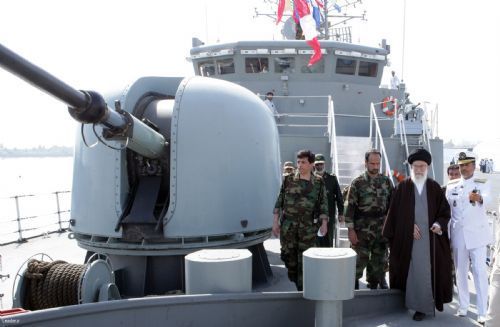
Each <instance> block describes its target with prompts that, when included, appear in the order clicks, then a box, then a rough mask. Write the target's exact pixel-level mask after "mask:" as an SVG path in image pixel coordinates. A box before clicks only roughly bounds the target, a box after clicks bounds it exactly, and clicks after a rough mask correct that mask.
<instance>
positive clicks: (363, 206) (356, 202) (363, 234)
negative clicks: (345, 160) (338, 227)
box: [344, 150, 393, 289]
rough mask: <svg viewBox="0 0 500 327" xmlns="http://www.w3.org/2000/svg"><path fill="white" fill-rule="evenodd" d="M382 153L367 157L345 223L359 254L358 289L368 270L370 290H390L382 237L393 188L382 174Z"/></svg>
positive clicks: (351, 193) (351, 191) (353, 187)
mask: <svg viewBox="0 0 500 327" xmlns="http://www.w3.org/2000/svg"><path fill="white" fill-rule="evenodd" d="M380 159H381V155H380V152H378V151H377V150H370V151H368V152H367V153H366V154H365V167H366V171H365V172H364V173H363V174H361V175H360V176H359V177H357V178H355V179H354V180H353V181H352V183H351V186H350V188H349V193H348V195H347V206H346V208H345V213H344V216H345V222H346V227H347V228H348V229H349V233H348V236H349V241H351V243H352V248H353V249H354V251H356V253H357V255H358V256H357V258H356V280H355V287H356V289H358V288H359V282H358V280H359V278H361V276H362V275H363V270H364V269H365V267H367V266H368V268H367V276H366V280H367V282H368V287H369V288H370V289H376V288H377V284H379V283H380V287H381V288H387V283H386V282H385V273H384V265H385V263H386V261H387V257H386V251H387V242H386V240H385V239H384V238H383V237H382V226H383V224H384V219H385V215H386V214H387V210H388V209H389V202H390V199H391V194H392V190H393V187H392V184H391V181H390V180H389V178H388V177H386V176H384V175H381V174H380V173H379V169H380Z"/></svg>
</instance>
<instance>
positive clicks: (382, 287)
mask: <svg viewBox="0 0 500 327" xmlns="http://www.w3.org/2000/svg"><path fill="white" fill-rule="evenodd" d="M379 285H380V289H381V290H386V289H388V288H389V285H387V282H386V281H385V277H382V278H380V281H379Z"/></svg>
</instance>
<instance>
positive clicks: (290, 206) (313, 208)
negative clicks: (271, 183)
mask: <svg viewBox="0 0 500 327" xmlns="http://www.w3.org/2000/svg"><path fill="white" fill-rule="evenodd" d="M280 210H282V213H283V216H286V217H290V218H298V217H311V220H313V219H315V218H320V219H328V202H327V199H326V190H325V185H324V182H323V179H322V178H321V177H319V176H316V175H314V174H313V173H311V180H310V181H306V180H303V179H300V174H299V173H298V172H296V173H295V174H289V175H285V176H284V177H283V181H282V183H281V189H280V194H279V195H278V199H277V200H276V205H275V206H274V213H279V212H280Z"/></svg>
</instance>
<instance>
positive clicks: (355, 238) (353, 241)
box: [347, 228, 358, 245]
mask: <svg viewBox="0 0 500 327" xmlns="http://www.w3.org/2000/svg"><path fill="white" fill-rule="evenodd" d="M347 237H348V238H349V241H350V242H351V244H352V245H356V244H358V235H356V231H355V230H354V229H352V228H349V230H348V232H347Z"/></svg>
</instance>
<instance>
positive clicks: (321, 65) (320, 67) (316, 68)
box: [300, 57, 325, 74]
mask: <svg viewBox="0 0 500 327" xmlns="http://www.w3.org/2000/svg"><path fill="white" fill-rule="evenodd" d="M309 59H310V58H309V57H304V64H303V65H302V67H301V68H300V71H301V72H302V73H305V74H323V73H324V72H325V59H324V57H323V58H321V60H320V61H318V62H317V63H315V64H314V65H312V66H311V67H308V66H307V64H308V63H309Z"/></svg>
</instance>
